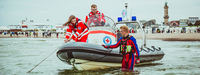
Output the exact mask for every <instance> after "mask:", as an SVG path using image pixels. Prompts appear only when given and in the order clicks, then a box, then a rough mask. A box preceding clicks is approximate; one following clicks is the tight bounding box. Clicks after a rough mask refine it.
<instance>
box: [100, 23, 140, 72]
mask: <svg viewBox="0 0 200 75" xmlns="http://www.w3.org/2000/svg"><path fill="white" fill-rule="evenodd" d="M120 29H121V31H120V33H121V35H122V37H121V38H120V39H119V40H118V42H117V44H115V45H110V46H105V45H102V46H103V47H104V48H117V47H119V46H120V53H121V54H122V55H123V59H122V70H131V71H133V70H134V65H135V63H139V62H140V58H139V57H140V52H139V49H138V45H137V43H136V39H135V38H134V37H133V36H130V35H129V33H128V30H129V28H128V27H127V26H121V27H120ZM135 53H136V55H137V58H135Z"/></svg>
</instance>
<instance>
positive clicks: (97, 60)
mask: <svg viewBox="0 0 200 75" xmlns="http://www.w3.org/2000/svg"><path fill="white" fill-rule="evenodd" d="M108 50H110V48H108ZM112 50H113V49H111V50H110V51H109V52H108V54H110V52H112ZM108 54H106V55H105V56H104V57H102V58H99V59H98V60H101V59H103V58H105V57H106V56H107V55H108ZM98 60H97V61H98Z"/></svg>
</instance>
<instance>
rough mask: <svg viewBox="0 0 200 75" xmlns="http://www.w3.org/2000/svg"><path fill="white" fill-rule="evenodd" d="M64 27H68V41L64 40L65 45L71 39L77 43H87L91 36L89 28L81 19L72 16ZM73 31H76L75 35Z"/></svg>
mask: <svg viewBox="0 0 200 75" xmlns="http://www.w3.org/2000/svg"><path fill="white" fill-rule="evenodd" d="M63 26H68V28H67V30H66V39H65V40H64V42H65V43H67V42H68V41H70V40H71V39H73V40H74V41H75V42H86V41H87V38H88V35H89V32H88V27H87V26H86V25H85V24H84V22H83V21H82V20H81V19H79V18H77V17H75V16H74V15H71V16H70V17H69V19H68V21H67V22H66V23H65V24H63ZM72 31H74V34H73V35H72ZM71 35H72V36H71Z"/></svg>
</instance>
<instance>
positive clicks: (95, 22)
mask: <svg viewBox="0 0 200 75" xmlns="http://www.w3.org/2000/svg"><path fill="white" fill-rule="evenodd" d="M86 24H87V26H88V27H89V28H91V27H112V28H114V27H115V22H114V21H113V20H112V19H111V18H110V17H107V16H105V15H92V16H90V17H89V18H88V20H87V22H86Z"/></svg>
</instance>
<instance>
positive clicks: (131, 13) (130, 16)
mask: <svg viewBox="0 0 200 75" xmlns="http://www.w3.org/2000/svg"><path fill="white" fill-rule="evenodd" d="M131 14H132V9H131V13H130V18H132V17H131ZM130 21H131V19H130Z"/></svg>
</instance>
